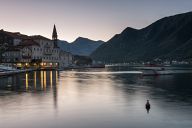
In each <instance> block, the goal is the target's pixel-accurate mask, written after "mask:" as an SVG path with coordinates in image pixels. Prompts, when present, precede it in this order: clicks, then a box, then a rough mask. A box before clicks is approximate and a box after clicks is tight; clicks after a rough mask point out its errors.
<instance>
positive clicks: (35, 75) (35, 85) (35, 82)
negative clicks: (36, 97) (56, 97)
mask: <svg viewBox="0 0 192 128" xmlns="http://www.w3.org/2000/svg"><path fill="white" fill-rule="evenodd" d="M36 87H37V72H34V88H35V89H36Z"/></svg>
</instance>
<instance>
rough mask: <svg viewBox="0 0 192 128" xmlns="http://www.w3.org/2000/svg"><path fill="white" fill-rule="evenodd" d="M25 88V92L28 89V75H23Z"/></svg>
mask: <svg viewBox="0 0 192 128" xmlns="http://www.w3.org/2000/svg"><path fill="white" fill-rule="evenodd" d="M25 88H26V91H28V89H29V75H28V73H26V74H25Z"/></svg>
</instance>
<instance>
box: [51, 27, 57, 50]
mask: <svg viewBox="0 0 192 128" xmlns="http://www.w3.org/2000/svg"><path fill="white" fill-rule="evenodd" d="M52 40H53V42H54V47H57V40H58V36H57V29H56V26H55V24H54V27H53V34H52Z"/></svg>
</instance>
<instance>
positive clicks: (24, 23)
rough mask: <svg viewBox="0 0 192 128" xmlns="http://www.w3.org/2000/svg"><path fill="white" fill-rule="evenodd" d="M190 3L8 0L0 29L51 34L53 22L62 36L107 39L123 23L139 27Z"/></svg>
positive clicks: (119, 28) (116, 31) (64, 37)
mask: <svg viewBox="0 0 192 128" xmlns="http://www.w3.org/2000/svg"><path fill="white" fill-rule="evenodd" d="M0 1H1V0H0ZM148 3H150V4H148ZM191 4H192V2H191V1H182V0H176V1H174V3H172V2H170V1H167V2H165V0H163V1H155V2H154V1H152V0H144V1H142V2H141V1H140V2H139V1H137V0H136V1H131V0H121V1H114V0H112V1H110V2H108V1H107V0H103V1H101V0H98V1H93V0H92V1H87V0H80V1H75V0H72V1H69V0H64V1H59V0H58V1H56V2H55V1H53V0H47V1H46V2H45V1H44V0H40V1H37V0H33V1H28V0H27V1H26V0H25V1H23V0H15V1H11V0H7V1H1V5H2V10H5V11H1V12H0V16H1V17H2V19H1V21H0V29H4V30H5V31H11V32H21V33H22V34H27V35H43V36H45V37H48V38H51V36H52V35H51V33H50V31H52V26H53V25H54V24H56V26H57V31H58V38H59V39H61V40H66V41H68V42H73V41H74V40H75V39H76V38H78V37H86V38H89V39H92V40H103V41H108V40H109V39H110V38H112V37H113V36H114V35H115V34H118V33H120V32H121V31H123V30H124V29H125V28H126V27H133V28H137V29H141V28H144V27H146V26H148V25H149V24H151V23H153V22H154V21H156V20H158V19H160V18H163V17H165V16H169V15H175V14H178V13H185V12H189V11H191V7H190V5H191ZM178 6H179V8H178ZM170 7H171V9H170ZM13 12H14V13H13Z"/></svg>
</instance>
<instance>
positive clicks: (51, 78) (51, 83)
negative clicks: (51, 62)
mask: <svg viewBox="0 0 192 128" xmlns="http://www.w3.org/2000/svg"><path fill="white" fill-rule="evenodd" d="M50 86H51V89H52V88H53V71H50Z"/></svg>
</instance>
